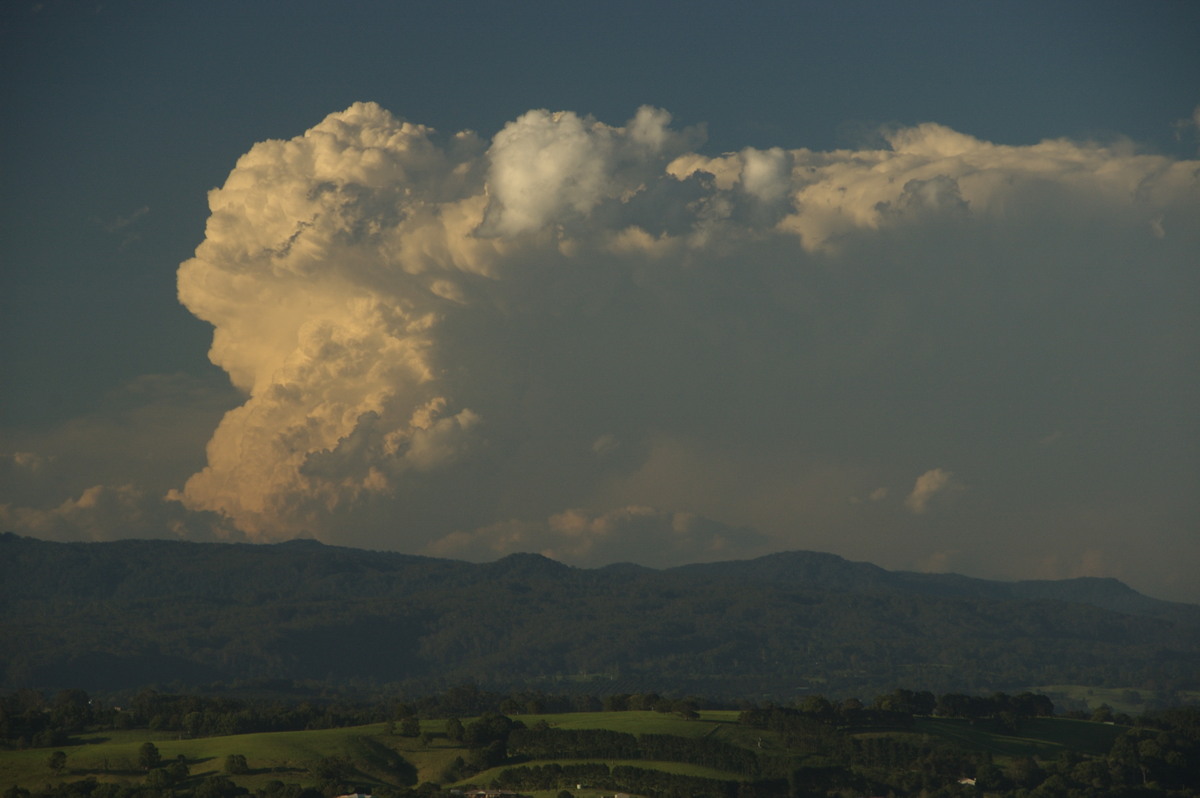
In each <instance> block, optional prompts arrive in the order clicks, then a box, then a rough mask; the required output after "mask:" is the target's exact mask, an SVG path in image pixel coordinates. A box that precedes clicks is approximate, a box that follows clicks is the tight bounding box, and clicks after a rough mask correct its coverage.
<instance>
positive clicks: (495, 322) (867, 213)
mask: <svg viewBox="0 0 1200 798" xmlns="http://www.w3.org/2000/svg"><path fill="white" fill-rule="evenodd" d="M887 141H888V146H887V147H886V148H881V149H863V150H839V151H833V152H814V151H810V150H804V149H795V150H783V149H780V148H772V149H763V150H759V149H751V148H746V149H741V150H739V151H737V152H732V153H726V154H722V155H718V156H712V155H706V154H703V153H700V152H695V151H693V148H694V147H695V146H696V145H697V144H698V142H699V133H698V132H697V131H678V130H675V129H673V128H672V127H671V126H670V117H669V115H668V114H666V112H664V111H661V110H657V109H652V108H642V109H640V110H638V111H637V113H636V115H635V116H634V118H633V119H632V120H630V121H628V122H626V123H625V124H623V125H620V126H614V125H608V124H605V123H602V122H599V121H596V120H594V119H592V118H590V117H587V116H583V115H579V114H575V113H571V112H550V111H544V110H538V111H530V112H528V113H526V114H524V115H521V116H520V117H518V118H517V119H516V120H514V121H513V122H511V123H510V124H508V125H507V126H505V127H504V128H503V129H502V130H501V131H500V132H499V133H497V134H496V135H495V137H494V138H493V139H492V140H491V141H490V142H488V141H484V140H483V139H481V138H480V137H478V136H475V135H474V134H470V133H462V134H456V135H448V134H442V133H439V132H437V131H434V130H432V129H430V128H428V127H424V126H421V125H416V124H412V123H408V122H404V121H402V120H400V119H397V118H396V117H394V116H392V115H391V114H389V113H388V112H386V111H384V110H383V109H381V108H379V107H378V106H376V105H373V104H357V105H355V106H352V107H351V108H349V109H347V110H345V111H342V112H339V113H335V114H331V115H330V116H329V117H327V118H326V119H325V120H323V121H322V122H320V123H319V124H318V125H316V126H315V127H314V128H313V129H312V130H310V131H308V132H307V133H305V134H304V135H302V136H297V137H296V138H293V139H291V140H288V141H269V142H263V143H260V144H257V145H255V146H254V147H253V148H252V149H251V150H250V152H248V153H247V154H246V155H244V156H243V157H242V158H241V159H240V160H239V161H238V164H237V166H236V168H235V169H234V170H233V172H232V173H231V174H230V176H229V178H228V180H227V181H226V183H225V185H224V186H223V187H221V188H220V189H216V190H214V191H213V192H212V193H211V194H210V197H209V202H210V207H211V209H212V214H211V217H210V219H209V222H208V227H207V231H206V235H205V239H204V241H203V242H202V243H201V244H200V246H199V247H198V248H197V250H196V256H195V257H194V258H192V259H190V260H189V261H187V262H186V263H184V264H183V265H182V266H181V267H180V270H179V294H180V299H181V300H182V302H183V303H184V304H185V305H186V306H187V307H188V308H189V309H190V310H191V311H192V312H193V313H195V314H196V315H197V316H199V317H200V318H202V319H205V320H206V321H208V322H210V323H212V324H213V326H214V338H213V346H212V350H211V352H210V357H211V359H212V360H213V362H214V363H216V364H217V365H218V366H220V367H221V368H222V369H224V370H225V371H227V372H228V373H229V375H230V378H231V379H232V381H233V382H234V384H235V385H236V386H237V387H238V388H239V389H240V390H241V391H242V392H243V400H242V404H241V405H240V406H239V407H236V408H235V409H233V410H232V411H230V412H229V413H228V414H227V415H226V416H225V417H224V419H223V420H222V421H221V423H220V426H219V427H218V428H217V430H216V432H215V433H214V434H213V435H212V437H211V439H210V440H209V443H208V448H207V466H206V467H204V468H203V469H200V470H198V471H197V472H196V473H195V474H194V475H193V476H192V477H191V478H190V479H189V480H187V483H186V485H184V486H183V488H182V490H181V491H180V492H179V494H178V496H179V498H180V499H181V500H182V501H183V502H184V504H186V506H187V507H189V508H191V509H193V510H197V511H209V512H215V513H219V514H222V515H223V516H225V517H227V518H228V519H230V521H231V522H233V523H235V524H236V525H237V526H238V527H239V528H240V529H242V530H244V531H245V532H246V533H247V534H248V535H250V536H251V537H252V538H254V539H259V540H272V539H280V538H286V537H290V536H294V535H297V534H313V535H317V536H323V537H325V538H327V539H334V540H337V541H339V542H346V543H351V544H359V545H370V546H379V547H394V548H402V549H409V550H421V549H423V548H425V547H427V546H432V545H434V544H435V542H438V541H442V542H440V543H437V545H439V546H443V547H451V548H453V545H457V544H453V541H456V540H457V541H461V545H462V546H463V550H464V551H466V550H471V551H478V550H483V549H487V550H495V551H501V550H508V549H507V548H506V547H510V546H513V545H517V544H516V543H513V542H511V541H515V540H518V539H523V540H526V541H528V542H529V545H531V546H535V545H536V546H538V547H540V548H545V549H547V550H550V549H553V550H555V551H559V550H562V551H566V552H568V554H569V555H570V556H578V557H581V558H585V557H593V556H598V555H596V554H595V552H596V551H600V550H605V551H607V550H606V549H604V547H603V546H601V545H600V543H599V541H604V540H621V541H627V536H624V534H623V533H619V532H612V531H605V530H607V529H609V527H606V526H605V524H609V525H610V526H611V525H613V524H615V525H616V526H613V527H612V528H613V529H621V530H623V529H626V528H632V526H636V523H635V521H636V522H637V523H642V522H646V523H649V522H648V521H645V519H644V518H643V517H642V516H638V515H636V514H632V515H628V517H627V518H626V517H625V516H622V517H623V518H626V520H625V521H622V522H621V523H620V524H618V523H617V522H616V521H613V520H611V519H610V518H609V515H608V514H607V511H606V510H605V509H604V508H613V507H617V508H620V507H624V508H629V507H656V508H668V509H663V510H654V511H652V513H653V514H661V515H653V516H652V517H653V518H654V519H657V520H656V521H655V523H656V524H658V526H657V527H656V528H657V529H662V528H665V526H664V525H665V524H666V521H665V520H663V519H666V518H668V517H670V518H674V517H675V516H674V514H675V513H677V512H684V511H687V512H695V513H700V514H702V515H704V516H705V517H709V518H713V519H721V522H722V523H723V524H726V525H728V526H729V528H739V526H740V525H743V524H746V525H754V526H755V527H757V528H758V529H759V530H760V531H761V532H762V533H763V534H765V535H768V536H769V537H770V538H771V539H772V540H773V541H775V543H776V545H777V546H778V547H779V548H795V547H804V546H806V545H813V544H814V543H815V544H818V545H819V544H820V543H821V542H822V541H835V542H836V541H838V540H846V539H849V538H850V537H852V536H853V535H855V534H859V533H855V532H853V531H852V530H855V529H867V528H869V529H875V530H881V529H885V528H886V527H887V525H888V524H889V523H895V524H902V523H908V524H913V523H915V522H916V519H914V518H912V517H911V514H909V513H905V512H904V511H903V510H902V508H900V507H899V506H898V504H899V503H898V502H887V501H883V499H884V498H885V497H886V493H880V492H879V491H878V490H876V489H877V488H878V486H880V485H884V484H892V485H895V484H899V483H900V482H901V481H902V480H905V479H908V478H910V477H907V476H902V475H907V474H912V473H914V471H915V470H916V469H917V468H918V467H919V464H920V463H927V462H930V461H933V462H954V463H956V468H957V469H959V470H961V471H962V472H963V473H970V474H972V480H973V482H975V483H976V484H977V485H986V486H987V489H986V490H984V489H983V488H979V487H976V488H975V489H974V490H972V491H971V492H970V494H969V501H968V500H967V498H968V495H967V494H964V500H963V501H961V502H958V503H957V504H958V506H959V507H960V509H961V510H962V512H977V513H979V514H980V515H979V518H978V519H977V520H978V521H979V524H978V526H979V529H980V530H981V534H985V533H986V532H987V531H989V529H991V527H989V524H993V523H994V521H993V520H991V519H993V518H994V517H995V515H996V514H995V512H994V510H995V507H996V506H999V505H1001V504H1003V503H1004V502H1005V501H1007V497H1009V496H1015V495H1023V496H1029V497H1031V500H1032V497H1035V496H1037V497H1040V498H1038V499H1037V501H1038V502H1041V504H1037V503H1035V504H1033V505H1031V509H1030V517H1029V519H1028V522H1027V527H1028V528H1029V529H1030V530H1044V529H1046V528H1048V526H1049V525H1050V521H1049V520H1048V519H1050V518H1051V517H1052V516H1053V515H1054V513H1061V512H1062V506H1063V505H1071V506H1074V505H1085V504H1087V503H1088V502H1091V501H1093V500H1094V499H1095V498H1096V497H1097V496H1100V495H1103V494H1105V493H1106V492H1108V491H1109V490H1111V489H1112V487H1113V486H1115V485H1122V486H1123V488H1122V490H1123V494H1122V495H1123V496H1125V497H1126V500H1127V501H1128V502H1130V503H1131V504H1137V505H1138V506H1139V507H1140V506H1152V505H1153V504H1154V503H1155V502H1157V501H1160V500H1161V498H1162V497H1163V496H1170V495H1173V494H1172V491H1173V489H1172V488H1171V487H1170V486H1171V485H1175V484H1176V483H1181V482H1183V481H1184V476H1183V475H1185V474H1186V473H1189V472H1188V470H1187V469H1188V468H1189V467H1190V466H1188V465H1187V462H1188V461H1187V460H1186V458H1187V456H1188V455H1187V450H1186V447H1184V446H1182V444H1181V443H1180V441H1181V440H1183V439H1186V437H1187V432H1188V431H1189V430H1195V421H1194V420H1193V414H1192V412H1191V411H1190V409H1188V408H1189V407H1190V404H1191V402H1189V401H1187V397H1188V396H1189V395H1191V394H1190V393H1189V392H1191V393H1195V389H1196V387H1197V386H1196V378H1195V376H1194V374H1193V372H1194V369H1192V368H1191V366H1192V359H1191V358H1190V357H1189V352H1194V351H1196V346H1197V342H1198V340H1200V334H1198V332H1197V327H1196V324H1195V314H1194V308H1192V307H1191V305H1190V304H1189V301H1188V299H1187V298H1188V297H1189V296H1194V293H1193V292H1194V289H1195V287H1196V282H1195V281H1196V279H1197V278H1196V273H1195V270H1194V262H1195V258H1194V255H1195V252H1196V251H1197V250H1198V249H1200V183H1198V179H1197V164H1196V163H1194V162H1180V161H1174V160H1172V159H1170V158H1166V157H1162V156H1156V155H1147V154H1142V153H1139V152H1137V151H1136V150H1135V149H1134V148H1132V147H1131V146H1129V145H1128V144H1116V145H1112V146H1103V145H1099V144H1092V143H1086V144H1084V143H1077V142H1070V141H1064V140H1055V141H1044V142H1041V143H1039V144H1036V145H1032V146H1023V147H1013V146H1003V145H998V144H993V143H990V142H985V141H981V140H978V139H975V138H973V137H971V136H968V135H965V134H962V133H958V132H956V131H953V130H950V129H948V128H946V127H943V126H939V125H933V124H927V125H920V126H917V127H914V128H908V129H901V130H895V131H891V132H889V133H888V134H887ZM1155 231H1157V232H1155ZM1129 418H1146V419H1151V420H1152V421H1151V422H1150V423H1149V424H1148V426H1147V427H1146V428H1145V429H1144V431H1143V433H1142V434H1141V435H1132V434H1128V433H1127V432H1126V430H1128V429H1129V427H1128V425H1126V424H1124V421H1125V420H1127V419H1129ZM1045 430H1061V432H1062V438H1061V442H1060V443H1059V444H1058V445H1056V446H1054V447H1052V449H1051V448H1048V447H1042V448H1041V449H1040V450H1038V452H1040V453H1047V452H1051V451H1052V454H1053V459H1052V458H1051V457H1050V455H1049V454H1046V455H1045V456H1044V457H1043V458H1041V459H1037V458H1034V457H1033V454H1032V452H1033V451H1034V449H1035V448H1036V441H1037V439H1038V438H1039V437H1041V436H1044V435H1045ZM664 441H669V442H671V445H672V446H674V447H675V448H674V450H675V451H677V452H685V453H686V456H682V455H681V457H680V458H676V461H677V465H678V466H679V468H678V469H675V470H672V469H669V468H664V467H662V463H663V462H667V461H668V460H670V458H669V457H666V455H664V451H665V450H664V448H663V442H664ZM1068 443H1069V444H1070V445H1068ZM1089 447H1094V449H1093V448H1089ZM22 450H30V451H34V450H35V449H29V448H28V447H24V448H23V449H22ZM1097 452H1102V453H1103V454H1102V455H1097ZM1151 452H1153V456H1154V457H1156V458H1158V459H1157V460H1156V461H1155V462H1158V463H1161V465H1158V466H1155V468H1154V473H1153V474H1149V473H1147V475H1146V478H1145V479H1144V480H1140V481H1138V482H1137V484H1136V485H1130V484H1129V481H1128V474H1129V473H1130V470H1129V469H1128V468H1126V467H1125V463H1126V462H1129V461H1132V460H1138V459H1139V458H1149V457H1150V453H1151ZM664 457H666V460H664V459H663V458H664ZM676 461H671V462H676ZM1051 468H1054V469H1055V472H1054V474H1048V473H1046V471H1047V470H1048V469H1051ZM1173 474H1174V475H1176V476H1172V475H1173ZM939 480H940V481H939ZM952 485H953V483H952V482H950V481H949V478H948V476H947V475H946V472H944V471H941V470H939V469H934V470H933V471H930V472H927V473H926V474H925V475H923V476H922V477H921V479H920V480H918V483H917V486H916V487H915V488H914V490H913V492H912V494H911V495H910V496H909V497H908V500H907V502H906V503H907V506H908V509H909V510H913V511H915V512H917V513H921V512H923V511H925V510H926V509H927V508H928V507H931V506H932V505H931V500H933V499H936V497H937V496H940V495H942V494H944V493H945V491H946V490H947V486H952ZM1049 485H1054V486H1055V490H1056V491H1057V493H1056V494H1055V495H1054V496H1050V495H1049V494H1048V493H1047V491H1046V486H1049ZM1176 486H1177V485H1176ZM847 496H869V497H870V498H871V501H860V502H857V503H850V502H847V501H846V500H845V497H847ZM989 502H991V504H989ZM1052 505H1053V506H1054V507H1055V508H1057V509H1054V511H1053V512H1051V509H1050V508H1051V506H1052ZM563 507H595V508H599V509H597V510H596V511H595V513H594V514H592V515H588V516H587V522H586V524H584V527H586V528H587V529H589V530H590V532H589V535H588V536H583V535H579V536H576V537H574V538H572V537H571V535H570V534H569V529H568V527H567V526H561V525H560V526H555V525H554V524H551V523H550V522H546V521H541V520H537V519H546V518H551V517H557V516H555V515H554V514H555V513H558V512H559V511H560V510H561V508H563ZM1169 507H1170V508H1172V510H1171V512H1172V513H1173V515H1172V518H1171V519H1167V520H1166V521H1165V527H1164V528H1172V529H1173V528H1175V527H1174V526H1172V525H1173V524H1174V525H1180V524H1184V523H1185V519H1186V518H1187V517H1188V514H1189V512H1190V510H1191V508H1190V507H1188V506H1186V504H1185V503H1184V502H1182V501H1181V500H1179V499H1174V500H1171V501H1170V502H1169ZM612 512H627V511H616V510H614V511H612ZM889 513H891V515H888V514H889ZM1039 513H1040V514H1039ZM937 515H938V514H936V513H928V514H927V515H926V516H925V517H924V518H922V519H921V522H922V523H923V524H924V525H925V526H926V527H928V528H930V529H933V528H934V527H936V521H937V519H936V518H935V516H937ZM906 516H908V517H907V518H906ZM510 519H516V520H515V521H514V520H510ZM530 519H534V520H530ZM602 519H609V520H607V521H602ZM638 519H641V520H638ZM868 522H869V523H868ZM563 523H565V522H563ZM454 530H489V531H488V532H487V533H486V534H484V533H482V532H481V533H475V532H469V533H462V532H460V533H456V534H458V535H460V537H449V538H448V537H447V536H448V535H451V534H452V533H454ZM818 530H819V531H818ZM993 531H994V530H993ZM714 534H715V533H714ZM861 534H862V535H865V534H866V533H861ZM930 534H933V532H930ZM1027 534H1029V535H1031V536H1032V535H1036V534H1041V533H1040V532H1036V531H1030V532H1028V533H1027ZM464 535H465V536H466V537H462V536H464ZM522 536H524V537H522ZM585 539H587V540H594V541H596V542H595V543H593V544H591V545H592V546H593V548H592V549H588V550H586V551H585V550H584V549H575V548H571V546H568V545H567V543H565V542H564V541H567V542H569V541H575V544H576V545H583V544H582V543H580V541H583V540H585ZM702 539H703V536H700V537H695V536H692V537H689V536H688V535H683V536H682V537H679V538H678V540H682V541H687V542H688V545H691V546H695V547H697V548H695V549H694V551H696V552H700V551H702V550H704V549H703V546H704V545H705V544H703V542H702ZM628 540H629V541H631V540H632V538H631V537H630V538H628ZM864 540H865V538H864ZM445 541H450V542H445ZM504 541H510V542H508V543H506V542H504ZM452 544H453V545H452ZM622 545H625V543H622ZM629 545H632V543H631V542H630V543H629ZM864 545H865V544H864ZM912 545H916V544H915V543H914V544H912ZM921 545H927V547H928V549H929V550H928V551H927V552H924V555H928V556H932V553H933V552H936V551H940V550H943V549H944V548H945V545H944V541H942V542H939V541H937V540H929V541H927V542H925V543H921ZM597 546H599V547H600V548H599V549H597V548H595V547H597ZM481 547H482V549H481ZM488 547H491V548H488ZM564 547H565V548H564ZM617 548H618V547H615V546H614V547H612V551H613V552H614V556H616V554H615V552H616V551H617ZM447 550H449V549H447ZM639 551H640V550H639ZM862 551H863V550H861V549H860V550H858V551H856V552H855V554H857V555H858V556H866V555H865V554H863V553H862ZM606 556H607V555H606ZM647 556H651V555H649V554H648V555H647ZM672 556H674V555H672ZM696 556H701V555H700V554H697V555H696ZM913 556H914V557H916V556H922V553H921V552H917V553H915V554H914V555H913ZM616 558H618V559H633V557H632V556H631V555H630V556H616Z"/></svg>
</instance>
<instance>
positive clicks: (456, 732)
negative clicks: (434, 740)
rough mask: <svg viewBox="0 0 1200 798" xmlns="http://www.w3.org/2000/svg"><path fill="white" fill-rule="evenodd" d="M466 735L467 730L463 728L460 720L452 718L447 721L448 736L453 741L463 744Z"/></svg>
mask: <svg viewBox="0 0 1200 798" xmlns="http://www.w3.org/2000/svg"><path fill="white" fill-rule="evenodd" d="M465 734H466V729H465V728H463V725H462V721H461V720H459V719H458V718H450V719H449V720H447V721H446V736H447V737H449V738H450V740H451V741H453V742H456V743H461V742H462V740H463V736H464V735H465Z"/></svg>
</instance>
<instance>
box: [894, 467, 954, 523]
mask: <svg viewBox="0 0 1200 798" xmlns="http://www.w3.org/2000/svg"><path fill="white" fill-rule="evenodd" d="M956 487H957V485H956V483H955V482H954V475H953V474H952V473H950V472H949V471H946V470H944V469H941V468H931V469H930V470H928V471H926V472H925V473H924V474H922V475H921V476H919V477H917V482H916V484H915V485H913V489H912V492H911V493H909V494H908V498H907V499H905V500H904V504H905V506H906V507H908V509H910V510H912V511H913V512H914V513H918V514H920V513H923V512H925V511H926V510H927V509H928V508H929V502H930V501H932V500H933V499H934V497H935V496H938V495H941V494H943V493H945V492H946V491H948V490H952V489H954V488H956Z"/></svg>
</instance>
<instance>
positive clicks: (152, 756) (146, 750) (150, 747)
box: [138, 742, 162, 770]
mask: <svg viewBox="0 0 1200 798" xmlns="http://www.w3.org/2000/svg"><path fill="white" fill-rule="evenodd" d="M161 762H162V756H161V755H160V754H159V753H158V746H156V745H155V744H154V743H150V742H146V743H142V747H141V748H139V749H138V767H140V768H141V769H142V770H152V769H154V768H156V767H158V766H159V764H160V763H161Z"/></svg>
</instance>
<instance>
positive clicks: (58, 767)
mask: <svg viewBox="0 0 1200 798" xmlns="http://www.w3.org/2000/svg"><path fill="white" fill-rule="evenodd" d="M46 765H47V766H49V768H50V769H51V770H53V771H54V773H55V775H58V774H59V773H61V772H62V769H63V768H65V767H66V766H67V755H66V754H65V753H64V752H62V751H55V752H54V753H53V754H51V755H50V758H49V759H47V760H46Z"/></svg>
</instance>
